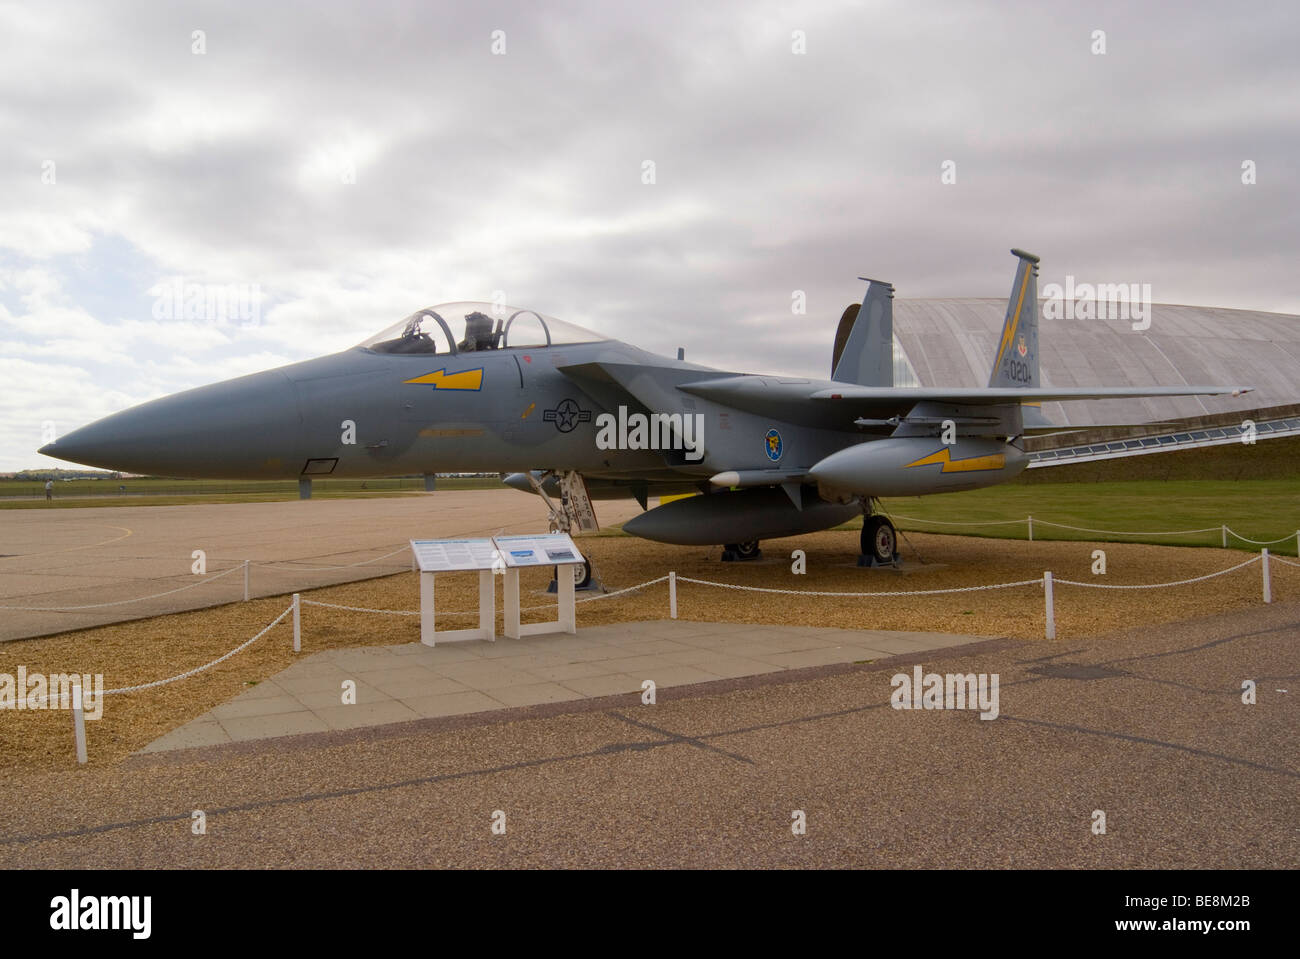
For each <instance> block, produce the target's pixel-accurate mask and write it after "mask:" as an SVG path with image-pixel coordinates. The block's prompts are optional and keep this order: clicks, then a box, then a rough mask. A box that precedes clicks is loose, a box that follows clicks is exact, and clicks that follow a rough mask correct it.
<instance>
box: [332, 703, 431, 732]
mask: <svg viewBox="0 0 1300 959" xmlns="http://www.w3.org/2000/svg"><path fill="white" fill-rule="evenodd" d="M312 712H314V713H315V714H316V715H317V716H319V717H320V718H321V719H323V720H324V721H325V724H326V725H327V726H329V728H330V729H356V728H357V727H358V726H379V725H382V724H383V723H402V722H409V721H410V720H412V719H419V718H420V714H419V713H417V712H416V711H415V710H414V709H412V708H411V707H410V706H408V705H406V703H403V702H399V701H397V700H395V699H387V700H383V701H381V702H375V703H363V702H360V701H358V702H357V703H356V704H355V705H352V706H328V707H326V708H324V709H313V710H312Z"/></svg>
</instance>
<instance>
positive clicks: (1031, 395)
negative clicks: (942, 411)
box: [811, 386, 1251, 406]
mask: <svg viewBox="0 0 1300 959" xmlns="http://www.w3.org/2000/svg"><path fill="white" fill-rule="evenodd" d="M1249 392H1251V387H1249V386H1146V387H1140V386H1080V387H1068V388H1062V389H1052V388H1050V387H1038V388H1035V389H1010V388H1006V387H988V388H974V389H971V388H961V389H931V388H920V389H902V390H900V389H881V388H879V387H863V386H857V387H849V388H845V387H835V388H832V389H824V390H818V391H817V392H815V393H813V394H812V396H811V398H812V399H813V400H828V401H832V402H833V401H836V400H848V401H850V402H854V401H857V402H864V403H879V402H881V401H888V400H893V399H897V398H899V397H900V396H902V397H908V398H911V399H914V400H916V401H922V400H924V401H928V402H932V403H954V404H960V405H962V406H967V405H973V406H979V405H983V404H1001V403H1016V402H1021V403H1064V402H1069V401H1071V400H1124V399H1141V398H1144V397H1151V396H1222V395H1223V394H1225V393H1230V394H1232V395H1233V396H1239V395H1241V394H1242V393H1249Z"/></svg>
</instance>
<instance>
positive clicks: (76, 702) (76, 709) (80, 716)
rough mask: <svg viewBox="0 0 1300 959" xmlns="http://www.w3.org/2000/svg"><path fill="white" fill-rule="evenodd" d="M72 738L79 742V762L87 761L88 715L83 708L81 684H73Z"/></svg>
mask: <svg viewBox="0 0 1300 959" xmlns="http://www.w3.org/2000/svg"><path fill="white" fill-rule="evenodd" d="M72 736H73V738H74V739H75V740H76V742H77V762H79V763H85V761H86V713H85V711H84V710H83V709H82V707H81V683H73V684H72Z"/></svg>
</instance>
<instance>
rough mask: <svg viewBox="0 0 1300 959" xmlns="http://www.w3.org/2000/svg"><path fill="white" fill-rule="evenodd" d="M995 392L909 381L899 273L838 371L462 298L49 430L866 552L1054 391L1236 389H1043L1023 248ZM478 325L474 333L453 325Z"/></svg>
mask: <svg viewBox="0 0 1300 959" xmlns="http://www.w3.org/2000/svg"><path fill="white" fill-rule="evenodd" d="M1011 252H1012V253H1013V254H1014V255H1015V256H1016V258H1017V261H1018V262H1017V267H1016V274H1015V280H1014V282H1013V284H1012V288H1011V295H1010V297H1009V298H1008V300H1007V311H1006V320H1005V323H1004V325H1003V330H1002V336H1001V338H1000V340H999V342H998V347H997V353H996V356H994V357H993V359H992V372H991V375H990V377H989V383H988V387H987V388H983V389H970V388H952V387H921V388H915V387H906V388H904V387H895V386H894V382H893V295H894V288H893V286H892V285H891V284H889V283H885V282H882V281H879V280H870V279H867V278H866V277H862V278H861V279H863V280H865V281H866V282H867V284H868V285H867V291H866V294H865V296H864V298H863V302H862V304H861V306H860V308H853V307H850V308H849V309H848V310H846V311H845V313H844V316H843V317H842V318H841V320H840V324H839V328H838V330H837V333H836V336H835V341H834V348H833V355H832V364H831V370H832V372H831V377H830V379H829V380H816V379H808V378H803V377H789V376H767V375H755V374H747V373H736V372H726V371H722V370H717V369H711V368H709V367H705V366H700V365H697V364H694V363H689V362H686V361H685V360H684V359H683V358H682V356H681V354H680V353H679V356H678V358H677V359H670V358H667V357H663V356H657V355H655V354H652V353H648V352H646V351H644V350H641V349H638V348H637V347H635V346H632V345H629V344H627V343H622V342H618V341H616V340H611V339H607V338H605V337H603V336H601V335H599V334H598V333H593V332H591V331H590V330H586V329H582V328H581V327H577V326H574V325H571V324H569V323H565V322H563V321H561V320H558V319H555V318H554V317H551V316H546V315H543V314H541V313H538V312H536V311H534V310H528V309H516V308H513V307H504V306H501V305H498V304H491V303H451V304H443V305H440V306H434V307H429V308H428V309H424V310H419V311H417V312H415V313H413V314H411V315H410V316H409V317H407V318H406V319H403V320H401V321H400V322H398V323H396V324H394V325H393V326H391V327H389V328H388V329H385V330H383V331H381V332H380V333H378V334H376V335H375V336H372V337H370V338H369V339H367V340H366V341H364V342H363V343H360V344H359V345H357V346H355V347H353V348H352V349H349V350H344V351H343V352H341V353H336V354H333V355H330V356H324V357H320V358H317V359H313V360H308V361H306V362H302V363H295V364H292V365H289V366H285V367H281V368H279V369H274V370H269V371H266V372H262V373H254V374H252V375H250V376H242V377H239V378H237V379H233V380H228V381H225V382H222V383H216V384H213V385H210V386H203V387H200V388H198V389H193V390H188V391H186V392H183V393H178V394H176V395H174V396H169V397H165V398H163V399H158V400H153V401H152V402H148V403H144V404H142V405H140V406H136V407H133V408H131V409H128V410H125V411H123V412H120V413H115V414H113V415H111V416H108V417H105V418H104V419H101V420H99V421H97V422H95V423H92V424H90V425H89V426H85V427H82V428H81V429H78V430H75V431H74V432H72V433H69V434H68V435H67V436H64V437H61V438H59V439H58V440H56V441H55V442H53V443H50V444H49V445H47V446H45V447H43V448H42V449H41V450H40V452H42V453H46V454H48V455H51V456H56V457H58V458H60V459H64V460H69V461H71V462H75V463H82V464H87V465H91V466H99V467H103V468H106V469H113V470H123V471H131V472H136V473H146V474H151V475H163V476H175V477H196V478H203V479H298V480H299V482H300V484H301V489H302V491H303V494H304V495H310V482H311V480H312V479H315V478H317V477H325V476H331V477H367V478H370V477H386V476H406V475H411V474H418V473H424V474H433V473H435V472H438V473H450V472H494V473H500V474H502V475H503V477H504V480H505V482H506V483H507V484H509V485H510V486H512V487H516V488H518V489H522V490H531V491H533V492H535V493H537V494H538V495H540V496H541V497H542V499H543V500H544V501H545V504H546V506H547V508H548V510H549V516H550V524H551V527H552V529H564V530H570V529H578V530H581V529H594V528H596V526H597V523H596V518H595V512H594V509H593V508H592V505H591V500H592V499H596V500H599V499H602V498H611V497H626V496H632V497H635V498H636V499H637V500H638V501H639V502H640V504H641V506H642V508H643V509H646V507H647V506H648V501H649V499H650V497H654V496H661V497H662V496H669V495H671V494H700V495H691V496H685V497H683V498H679V499H675V500H672V501H670V502H667V503H664V504H662V505H659V506H657V507H656V508H654V509H648V510H647V511H645V512H643V513H641V514H640V515H639V516H637V517H635V518H633V519H632V520H630V521H629V522H627V523H626V524H624V527H623V528H624V530H625V531H626V532H628V533H631V534H633V535H636V536H641V537H645V538H647V539H652V540H658V541H661V542H666V543H677V544H683V545H714V544H719V545H723V546H724V547H725V550H724V554H723V555H724V558H726V559H746V558H752V557H755V556H757V555H758V553H759V542H760V541H761V540H764V539H772V538H777V537H783V536H792V535H798V534H803V533H809V532H813V531H816V530H822V529H828V528H830V527H833V526H837V525H839V524H841V523H844V522H846V521H848V520H850V519H853V518H854V517H856V516H858V515H863V516H864V517H865V521H864V524H863V530H862V534H861V554H862V555H861V557H860V558H859V562H860V563H863V564H864V565H870V564H892V563H895V562H896V561H897V557H898V548H897V537H896V534H895V530H894V527H893V525H892V524H891V523H890V521H889V519H888V517H886V516H884V515H882V514H881V512H880V510H879V498H880V497H886V496H917V495H924V494H929V493H944V492H952V491H956V490H967V489H976V488H978V487H984V486H992V485H995V484H998V483H1004V482H1006V481H1008V480H1010V479H1012V478H1013V477H1015V476H1016V475H1017V474H1019V473H1020V472H1021V471H1022V470H1023V469H1024V468H1025V466H1026V464H1027V462H1028V458H1027V456H1026V455H1025V452H1024V450H1023V448H1022V446H1023V444H1022V442H1021V440H1022V438H1023V437H1024V436H1025V435H1026V433H1027V432H1029V431H1032V430H1034V429H1042V428H1046V427H1047V426H1048V425H1049V424H1047V423H1046V421H1045V420H1043V418H1042V414H1041V413H1040V412H1039V411H1038V409H1037V407H1038V406H1039V405H1040V404H1042V403H1044V402H1050V401H1061V400H1088V399H1114V398H1118V397H1135V398H1136V397H1152V396H1189V395H1216V394H1223V393H1232V394H1233V395H1236V394H1238V393H1240V392H1245V391H1246V388H1243V387H1231V386H1178V387H1159V386H1156V387H1136V388H1129V387H1096V388H1069V389H1055V388H1044V387H1042V386H1040V382H1039V369H1038V292H1037V291H1038V287H1037V276H1038V261H1039V258H1038V257H1037V256H1034V255H1033V254H1030V253H1025V252H1023V251H1021V250H1012V251H1011ZM462 321H463V323H464V333H463V336H461V337H460V338H459V339H457V337H456V336H455V335H454V334H453V328H452V324H453V323H456V324H459V323H460V322H462Z"/></svg>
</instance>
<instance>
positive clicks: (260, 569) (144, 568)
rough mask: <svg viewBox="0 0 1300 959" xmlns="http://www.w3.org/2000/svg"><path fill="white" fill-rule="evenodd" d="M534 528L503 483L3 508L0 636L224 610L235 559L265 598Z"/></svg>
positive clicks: (529, 502) (519, 499) (632, 508)
mask: <svg viewBox="0 0 1300 959" xmlns="http://www.w3.org/2000/svg"><path fill="white" fill-rule="evenodd" d="M638 512H640V507H639V506H637V504H636V503H635V502H633V501H632V500H627V501H626V502H624V501H621V500H620V501H615V502H611V503H602V504H601V519H602V521H603V522H606V523H617V522H622V521H623V520H625V519H627V518H628V517H630V516H633V515H635V514H636V513H638ZM545 530H546V510H545V508H544V506H543V505H542V503H541V502H540V501H539V500H538V499H537V497H535V496H532V495H525V494H523V493H520V492H518V491H516V490H509V489H504V488H503V489H500V490H442V491H438V492H434V493H411V494H410V495H409V496H394V497H376V498H374V499H364V498H357V499H317V500H294V501H289V502H277V503H207V504H198V505H186V506H104V507H85V508H81V509H63V510H2V511H0V641H3V640H9V639H19V638H22V637H27V636H43V635H46V634H48V633H55V632H63V631H65V630H71V629H83V628H85V627H88V626H99V625H103V624H105V623H116V622H123V621H125V620H133V619H140V618H142V617H146V616H157V615H160V614H163V613H175V612H180V611H182V610H187V609H200V608H203V607H207V606H215V605H219V604H222V603H230V602H235V601H238V600H240V599H242V598H243V596H244V576H243V570H242V566H243V563H244V561H245V560H249V561H250V562H251V563H252V564H253V565H252V566H251V568H250V573H249V595H250V596H254V597H256V596H273V595H278V594H281V593H291V592H293V591H295V590H301V589H310V588H314V587H319V586H325V585H329V584H332V583H343V582H351V581H354V580H358V579H365V578H368V577H372V576H385V575H389V574H391V573H394V572H400V571H401V570H404V569H410V568H411V553H410V548H409V546H407V545H406V544H407V543H408V542H409V541H410V540H412V539H432V538H439V537H458V536H490V535H493V534H496V533H499V532H506V533H529V532H538V531H543V532H544V531H545ZM195 550H202V551H203V553H204V557H203V559H204V572H203V573H202V574H196V573H195V572H194V571H193V569H194V563H195V558H194V551H195ZM390 553H391V554H392V555H386V554H390ZM223 574H224V575H223ZM157 594H163V595H157ZM32 607H35V608H32ZM51 607H53V608H51ZM77 607H82V608H77Z"/></svg>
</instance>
